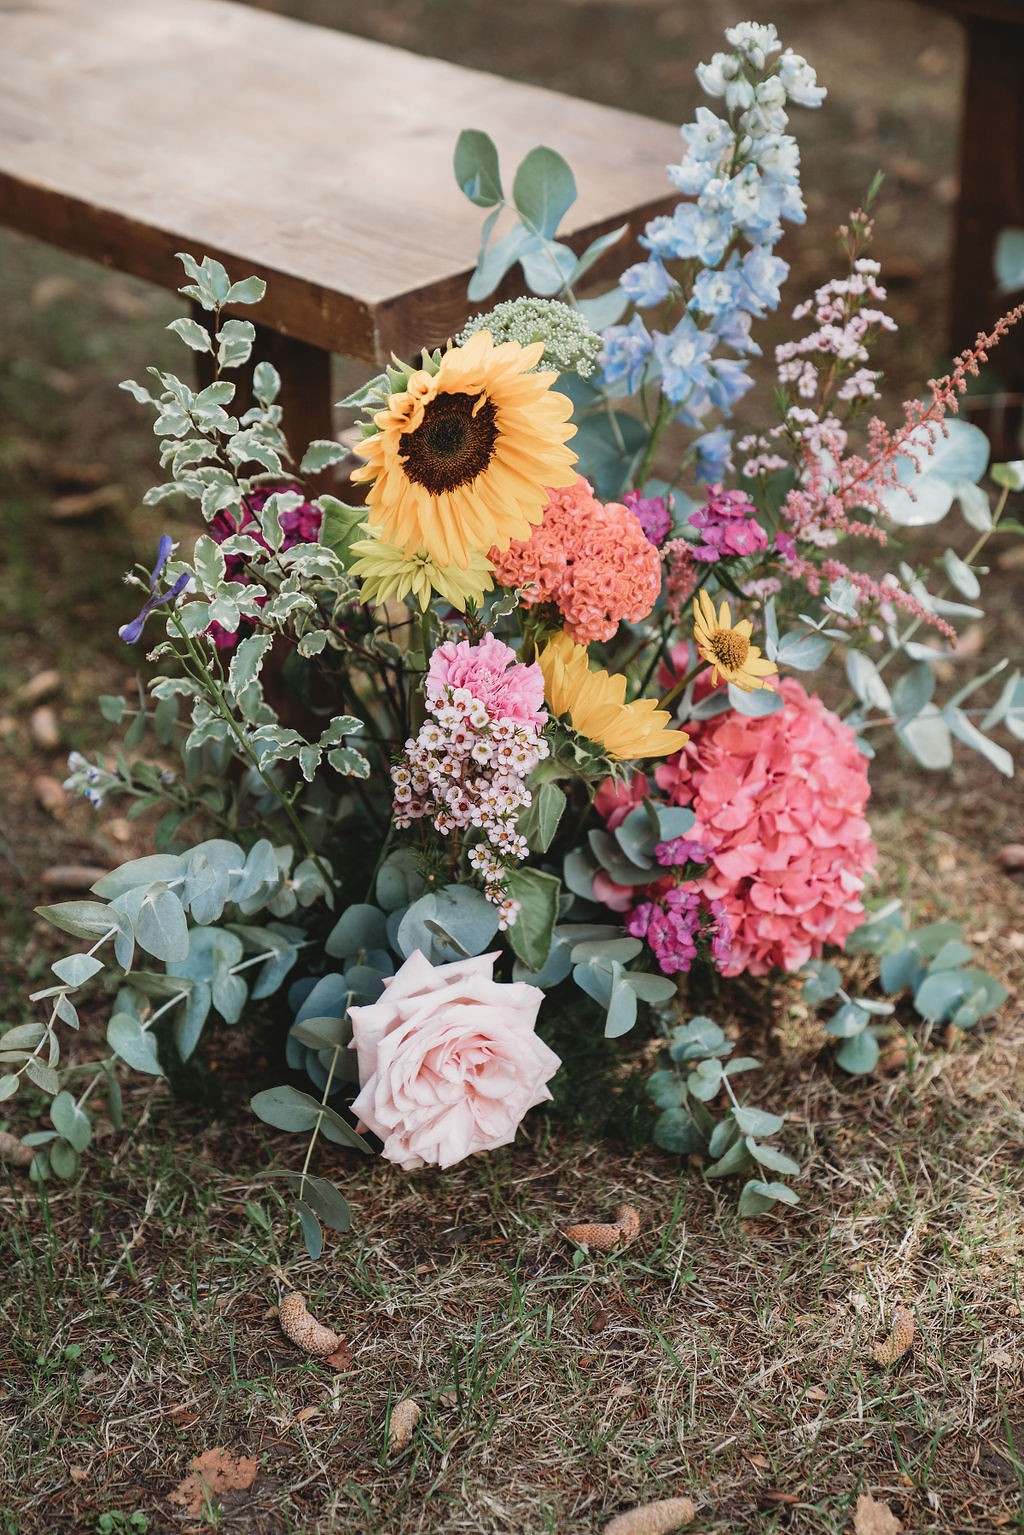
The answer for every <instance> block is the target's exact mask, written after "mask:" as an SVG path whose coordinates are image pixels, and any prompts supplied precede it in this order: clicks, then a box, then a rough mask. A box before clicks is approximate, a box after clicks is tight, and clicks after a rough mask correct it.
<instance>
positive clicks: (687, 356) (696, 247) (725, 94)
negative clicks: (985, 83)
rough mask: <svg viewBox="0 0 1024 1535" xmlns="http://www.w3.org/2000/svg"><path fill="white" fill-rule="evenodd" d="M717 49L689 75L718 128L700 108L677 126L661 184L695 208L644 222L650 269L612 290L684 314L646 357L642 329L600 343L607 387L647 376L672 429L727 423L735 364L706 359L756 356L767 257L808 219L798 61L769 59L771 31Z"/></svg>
mask: <svg viewBox="0 0 1024 1535" xmlns="http://www.w3.org/2000/svg"><path fill="white" fill-rule="evenodd" d="M726 39H727V41H728V43H729V46H730V48H731V49H732V52H730V53H716V54H715V55H714V57H713V58H712V60H711V62H710V64H702V65H700V66H699V67H698V70H697V77H698V79H699V81H700V83H701V85H702V86H703V88H704V90H705V92H706V93H707V94H708V95H709V96H713V97H717V98H721V99H722V100H723V102H724V107H725V111H726V112H727V113H728V114H729V116H728V119H727V118H726V117H725V116H719V115H718V114H716V113H715V112H713V111H711V110H709V108H707V107H704V106H701V107H698V108H697V111H696V115H695V118H694V121H693V122H690V123H684V124H683V126H682V128H681V129H680V133H681V135H682V137H683V140H684V144H685V149H684V151H683V154H682V156H681V158H680V161H679V164H678V165H671V166H669V167H668V176H669V179H670V180H671V181H672V182H673V183H674V185H675V186H676V187H678V189H679V191H680V192H682V193H683V194H684V195H685V196H686V197H688V198H690V199H693V200H692V201H688V202H682V203H680V204H679V205H678V207H677V208H676V209H675V211H674V212H673V213H672V214H670V215H665V214H663V215H660V216H659V217H657V218H654V219H651V221H650V222H649V223H648V225H647V227H646V229H645V230H644V233H643V234H642V235H641V236H640V244H641V245H642V246H643V247H644V248H645V249H646V250H647V251H649V252H650V257H651V259H650V260H648V261H645V262H639V263H637V264H636V265H635V266H633V267H630V269H629V270H628V272H627V273H626V275H625V277H624V278H623V282H622V286H623V289H624V291H625V292H626V294H627V296H628V297H629V298H630V299H631V300H632V301H633V303H634V304H635V305H636V306H637V307H638V308H643V309H649V308H652V307H654V306H656V305H658V304H661V303H663V302H664V301H665V300H667V299H670V298H672V297H673V296H675V295H679V296H681V298H682V300H683V302H684V303H685V304H686V308H687V313H686V314H685V315H684V317H683V319H682V320H680V321H679V322H678V324H676V326H675V329H674V330H672V331H671V332H670V333H669V334H667V335H666V334H664V333H663V332H661V331H658V330H653V355H652V353H651V350H650V344H649V341H648V339H647V332H646V329H644V330H642V337H643V342H641V341H640V334H639V333H636V332H634V331H633V330H632V328H631V326H616V327H613V329H612V330H611V331H609V332H607V333H606V353H605V358H606V366H605V373H604V380H605V382H606V383H608V384H618V383H621V381H622V380H624V379H626V380H629V381H630V384H629V387H631V388H635V384H634V383H633V382H632V381H634V380H638V379H640V378H643V377H648V378H649V377H650V374H651V372H653V370H654V368H656V369H657V371H658V373H659V374H660V385H661V389H662V391H663V394H664V396H665V398H666V399H667V400H669V401H670V402H671V403H672V404H673V405H676V406H678V407H680V409H679V410H678V411H677V413H676V419H677V420H680V421H684V422H686V423H688V424H691V425H697V424H699V423H700V422H701V419H702V417H703V416H704V415H706V414H707V412H708V411H709V410H712V409H715V410H720V411H723V412H725V413H728V412H729V411H730V410H731V409H732V406H733V405H734V404H735V402H736V401H737V400H738V399H739V398H740V396H741V395H742V394H744V393H745V392H746V390H747V389H749V388H750V387H751V380H750V378H749V377H748V375H747V371H746V364H745V362H743V361H737V360H735V359H730V358H723V357H716V356H714V355H713V354H714V353H715V352H716V350H717V348H719V347H727V348H729V349H730V350H731V351H732V352H735V353H739V354H740V355H741V357H742V356H745V355H751V354H757V353H759V352H760V348H759V347H758V345H757V344H756V342H755V341H753V340H752V338H751V323H752V320H753V319H754V318H762V317H763V316H764V315H765V314H767V313H768V311H769V310H772V309H775V308H777V307H778V304H779V302H780V297H781V295H780V287H781V284H782V282H783V281H784V280H785V278H786V276H787V274H788V270H789V269H788V267H787V265H786V263H785V262H784V261H782V260H780V259H779V258H778V257H776V256H775V255H773V247H774V246H775V245H776V244H777V242H778V241H779V240H780V239H781V238H782V226H783V223H784V222H790V223H802V222H803V221H804V219H805V217H806V209H805V206H804V200H803V197H802V195H801V192H800V152H799V149H798V147H797V144H796V140H795V139H794V138H793V137H792V136H791V135H790V134H788V133H787V132H786V128H787V125H788V117H787V115H786V106H787V104H788V103H789V102H790V101H796V102H798V103H799V104H801V105H804V106H818V105H819V104H820V102H821V99H822V97H823V96H824V91H823V90H822V89H821V87H819V86H818V84H817V80H816V77H815V73H814V70H813V69H812V68H811V66H810V65H809V64H808V63H807V62H806V60H805V59H802V58H800V56H799V55H797V54H793V53H792V52H790V51H789V50H787V51H786V52H785V53H784V54H781V57H779V58H778V59H773V55H776V54H780V53H781V48H782V45H781V43H780V41H779V37H778V33H777V32H776V30H775V28H774V27H773V26H771V25H769V24H762V23H759V22H741V23H739V24H738V25H736V26H734V27H729V28H727V29H726ZM676 262H678V263H688V264H689V263H695V264H696V266H697V268H698V270H697V271H696V273H695V274H694V271H693V267H690V266H687V267H684V268H683V272H682V274H681V275H680V276H679V277H678V278H676V277H675V272H674V269H673V268H672V263H676ZM670 313H672V318H673V319H674V318H675V313H673V312H672V311H670ZM636 318H637V317H636V316H634V320H635V319H636ZM663 323H665V324H668V323H671V322H670V321H665V322H663ZM652 329H653V327H652ZM641 346H643V347H644V348H645V350H644V351H643V357H642V364H641V360H640V347H641ZM627 349H628V350H627Z"/></svg>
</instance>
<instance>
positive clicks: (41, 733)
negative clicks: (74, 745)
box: [28, 704, 60, 751]
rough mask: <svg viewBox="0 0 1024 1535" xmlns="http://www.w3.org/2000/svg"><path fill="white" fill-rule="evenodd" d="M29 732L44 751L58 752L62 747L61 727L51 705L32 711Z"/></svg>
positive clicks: (42, 705)
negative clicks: (58, 748) (59, 747)
mask: <svg viewBox="0 0 1024 1535" xmlns="http://www.w3.org/2000/svg"><path fill="white" fill-rule="evenodd" d="M28 728H29V732H30V734H31V736H32V739H33V741H34V742H35V743H36V745H37V746H41V747H42V748H43V750H44V751H56V750H57V747H58V746H59V745H60V726H59V725H58V723H57V716H56V714H54V712H53V710H52V709H51V708H50V706H49V704H41V705H40V706H39V708H38V709H33V710H32V715H31V718H30V719H29V723H28Z"/></svg>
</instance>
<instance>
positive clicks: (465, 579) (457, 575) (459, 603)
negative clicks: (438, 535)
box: [349, 528, 494, 613]
mask: <svg viewBox="0 0 1024 1535" xmlns="http://www.w3.org/2000/svg"><path fill="white" fill-rule="evenodd" d="M365 531H366V532H367V533H368V534H369V535H370V536H369V537H368V538H362V539H359V540H358V541H357V542H356V543H354V544H352V546H351V553H352V554H354V555H355V557H356V562H355V564H354V565H351V566H349V571H350V574H352V575H353V576H361V577H362V578H363V585H362V588H361V590H360V593H359V598H360V601H361V602H375V603H377V604H378V605H380V604H381V603H384V602H389V601H390V600H391V599H392V598H397V599H398V601H399V602H404V601H405V599H406V597H408V596H410V594H411V595H412V596H413V597H415V598H416V601H417V602H418V603H419V605H420V607H421V608H422V609H423V611H424V612H426V610H427V608H428V607H429V606H430V599H431V598H432V597H433V596H434V593H435V592H436V593H437V595H438V596H439V597H443V598H444V600H445V602H448V603H450V604H451V606H452V607H453V608H458V610H459V612H460V613H464V612H465V611H466V604H467V603H468V602H472V603H474V604H475V605H476V606H477V607H479V606H480V604H481V603H482V602H483V597H484V593H485V592H489V591H490V590H491V587H492V586H493V585H494V582H493V580H492V579H491V568H492V567H491V563H490V561H489V560H486V559H484V557H483V555H482V554H474V555H472V556H471V558H470V563H469V568H468V569H466V570H458V569H454V568H452V567H450V566H449V567H447V568H446V569H441V568H440V567H439V566H438V565H436V564H435V562H434V561H433V560H432V559H431V558H430V556H429V554H427V553H426V551H425V550H423V549H418V550H416V551H415V553H413V554H405V553H403V551H402V550H401V549H399V548H398V547H397V546H396V545H395V544H387V543H384V542H383V540H382V539H380V538H377V537H376V536H375V535H374V530H373V529H372V528H367V529H366V530H365Z"/></svg>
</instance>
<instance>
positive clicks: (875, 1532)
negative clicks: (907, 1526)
mask: <svg viewBox="0 0 1024 1535" xmlns="http://www.w3.org/2000/svg"><path fill="white" fill-rule="evenodd" d="M902 1528H903V1525H902V1524H901V1522H900V1521H899V1519H897V1518H896V1515H895V1514H894V1513H893V1511H892V1509H891V1508H890V1507H889V1505H888V1503H880V1502H878V1501H877V1499H875V1498H873V1497H872V1496H871V1494H870V1493H868V1492H862V1493H861V1495H860V1497H859V1498H858V1499H857V1507H856V1509H855V1511H854V1515H853V1535H900V1531H901V1530H902Z"/></svg>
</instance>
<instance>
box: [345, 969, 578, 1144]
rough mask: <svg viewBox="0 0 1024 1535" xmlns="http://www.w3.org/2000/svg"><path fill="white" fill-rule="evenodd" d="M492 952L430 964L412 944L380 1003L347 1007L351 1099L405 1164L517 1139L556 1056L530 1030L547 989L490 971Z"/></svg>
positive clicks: (540, 1098) (544, 1095) (544, 1091)
mask: <svg viewBox="0 0 1024 1535" xmlns="http://www.w3.org/2000/svg"><path fill="white" fill-rule="evenodd" d="M496 958H497V955H496V954H482V955H479V956H478V957H477V958H475V959H460V960H456V961H455V962H454V963H453V964H450V965H432V964H431V963H430V961H429V960H428V959H426V957H425V956H424V955H423V954H422V953H421V952H420V950H419V949H416V950H415V951H414V952H413V953H412V954H410V955H409V958H408V959H407V960H406V961H405V964H404V965H402V967H401V969H400V970H399V971H398V973H397V974H396V975H393V976H391V977H390V978H389V979H388V980H386V981H385V982H384V985H385V987H386V988H387V989H386V990H385V992H384V995H383V996H382V997H381V998H380V1000H379V1001H378V1002H373V1003H371V1004H369V1005H368V1006H366V1007H353V1008H352V1009H351V1018H352V1048H353V1049H354V1050H356V1051H357V1052H358V1056H359V1084H360V1093H359V1096H358V1098H357V1099H356V1100H355V1102H354V1104H353V1105H352V1108H353V1111H354V1112H355V1113H356V1114H358V1116H359V1118H360V1119H361V1120H362V1122H363V1124H364V1125H365V1126H366V1127H367V1128H368V1129H370V1130H372V1131H373V1133H374V1134H375V1135H379V1136H380V1138H381V1140H382V1141H383V1142H384V1155H385V1156H386V1157H387V1158H388V1160H389V1161H391V1162H397V1163H398V1165H399V1166H400V1167H404V1168H406V1169H408V1170H411V1169H412V1168H416V1167H424V1166H426V1165H427V1164H430V1165H431V1166H437V1167H451V1166H452V1165H453V1163H455V1162H461V1161H462V1159H463V1157H468V1156H469V1155H470V1154H471V1153H472V1152H475V1151H493V1150H494V1149H495V1147H497V1146H506V1145H508V1143H509V1142H510V1141H512V1140H513V1139H514V1138H515V1133H516V1130H517V1129H518V1127H519V1121H520V1120H521V1119H522V1118H523V1115H524V1114H525V1113H526V1111H527V1110H528V1109H532V1108H533V1107H534V1106H535V1105H536V1104H538V1103H544V1102H545V1101H546V1100H547V1099H549V1098H550V1097H551V1094H550V1092H549V1091H548V1088H547V1083H548V1082H549V1081H550V1080H551V1078H552V1077H553V1076H554V1074H555V1072H556V1071H557V1070H558V1068H559V1066H560V1065H561V1064H562V1063H561V1061H560V1060H559V1058H558V1056H557V1055H556V1054H555V1053H554V1051H553V1050H549V1049H548V1047H547V1045H546V1044H544V1042H543V1040H541V1039H538V1038H537V1035H536V1034H535V1032H534V1027H535V1025H536V1022H537V1011H538V1009H539V1007H540V1004H541V1001H542V999H543V996H544V993H543V992H542V991H541V990H540V989H539V987H537V986H528V985H526V984H525V982H522V981H517V982H513V983H512V984H504V983H502V982H500V981H496V980H495V979H494V961H495V959H496Z"/></svg>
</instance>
